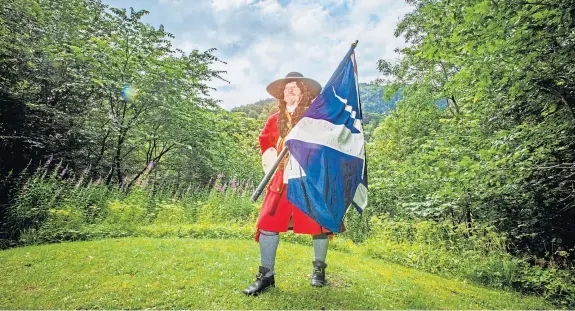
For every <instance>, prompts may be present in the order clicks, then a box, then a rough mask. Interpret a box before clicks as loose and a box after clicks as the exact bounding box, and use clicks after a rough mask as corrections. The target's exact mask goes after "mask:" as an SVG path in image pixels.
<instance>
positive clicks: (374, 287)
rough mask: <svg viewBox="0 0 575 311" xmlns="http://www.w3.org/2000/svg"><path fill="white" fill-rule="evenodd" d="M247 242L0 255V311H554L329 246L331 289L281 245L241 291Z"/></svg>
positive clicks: (138, 244)
mask: <svg viewBox="0 0 575 311" xmlns="http://www.w3.org/2000/svg"><path fill="white" fill-rule="evenodd" d="M258 250H259V248H258V244H257V243H255V242H254V241H253V240H235V239H226V240H212V239H205V240H196V239H190V238H164V239H153V238H122V239H105V240H99V241H85V242H71V243H59V244H52V245H40V246H30V247H21V248H15V249H10V250H5V251H1V252H0V262H2V263H3V265H2V267H0V309H69V310H71V309H108V310H111V309H164V310H165V309H230V310H232V309H236V310H237V309H252V310H254V309H291V310H310V309H317V310H319V309H349V310H353V309H363V310H368V309H396V310H398V309H551V308H553V307H552V306H551V305H550V304H548V303H546V302H544V300H543V299H542V298H538V297H529V296H521V295H518V294H515V293H511V292H505V291H501V290H493V289H487V288H483V287H479V286H475V285H472V284H469V283H466V282H462V281H456V280H450V279H446V278H442V277H439V276H437V275H433V274H430V273H425V272H421V271H418V270H415V269H411V268H406V267H403V266H400V265H396V264H392V263H388V262H384V261H382V260H377V259H372V258H368V257H366V256H364V255H361V254H358V253H355V252H351V253H346V252H340V251H335V250H331V251H330V253H329V255H328V264H329V266H328V268H327V269H326V273H327V278H328V282H329V284H328V286H327V287H325V288H312V287H311V286H310V284H309V277H310V273H311V260H312V258H311V257H310V256H311V255H312V254H313V251H312V248H311V247H310V245H305V246H304V245H296V244H291V243H286V242H285V241H284V242H283V243H280V247H279V249H278V256H277V264H276V272H277V273H276V286H277V287H276V288H274V289H272V290H271V291H270V292H268V293H265V294H264V295H262V296H260V297H257V298H254V297H246V296H245V295H244V294H243V293H242V290H243V289H244V288H245V287H247V286H249V284H251V283H252V282H253V281H254V275H255V274H256V272H257V271H256V269H257V267H258V264H259V252H258Z"/></svg>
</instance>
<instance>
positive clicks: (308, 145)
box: [284, 50, 367, 232]
mask: <svg viewBox="0 0 575 311" xmlns="http://www.w3.org/2000/svg"><path fill="white" fill-rule="evenodd" d="M351 51H353V50H351ZM286 146H287V148H288V149H289V160H288V163H287V165H286V168H285V173H284V174H285V175H286V176H285V178H286V179H287V181H288V187H287V189H288V192H287V198H288V200H289V201H290V202H291V203H293V204H294V205H295V206H296V207H297V208H299V209H300V210H301V211H302V212H304V213H305V214H307V215H308V216H310V217H311V218H313V219H314V220H315V221H317V222H318V223H319V224H320V225H321V226H323V227H325V228H327V229H329V230H330V231H332V232H341V231H342V224H343V218H344V216H345V213H346V212H347V210H348V208H349V207H351V206H354V207H355V208H356V209H357V211H358V212H359V213H360V214H361V213H362V212H363V210H364V209H365V207H366V206H367V165H366V158H365V139H364V135H363V126H362V111H361V102H360V99H359V86H358V79H357V65H356V62H355V53H354V52H352V53H348V55H346V57H345V58H344V59H343V61H342V62H341V64H340V65H339V66H338V69H337V70H336V72H334V74H333V75H332V78H331V79H330V81H328V83H327V84H326V85H325V87H324V88H323V90H322V91H321V93H320V95H318V96H317V97H316V98H315V100H314V101H313V102H312V103H311V105H310V107H309V108H308V110H307V111H306V112H305V114H304V116H303V117H302V119H301V120H300V121H299V122H298V123H297V124H296V125H295V126H294V127H293V129H292V130H291V131H290V133H289V134H288V135H287V137H286Z"/></svg>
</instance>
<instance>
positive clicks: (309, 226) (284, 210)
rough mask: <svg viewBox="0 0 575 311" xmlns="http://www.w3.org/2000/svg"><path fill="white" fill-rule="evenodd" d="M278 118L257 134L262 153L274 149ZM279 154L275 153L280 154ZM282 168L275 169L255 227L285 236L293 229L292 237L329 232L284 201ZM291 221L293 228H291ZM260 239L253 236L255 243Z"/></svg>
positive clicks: (285, 191) (274, 118)
mask: <svg viewBox="0 0 575 311" xmlns="http://www.w3.org/2000/svg"><path fill="white" fill-rule="evenodd" d="M278 115H279V112H277V113H274V114H273V115H271V116H270V117H269V118H268V120H267V122H266V125H265V126H264V128H263V130H262V132H261V133H260V136H259V140H260V149H261V153H262V155H263V153H264V152H265V151H266V150H268V149H269V148H276V145H277V143H278V140H279V138H280V132H279V129H278ZM280 152H281V150H277V153H276V155H277V154H279V153H280ZM283 173H284V172H283V168H281V167H280V168H278V170H277V171H276V173H275V174H274V176H273V177H272V179H271V181H270V183H269V185H268V187H267V191H266V196H265V197H264V201H263V204H262V208H261V210H260V214H259V217H258V222H257V227H258V229H263V230H267V231H272V232H286V231H288V227H293V229H292V230H293V232H294V233H303V234H314V235H315V234H320V233H330V234H331V232H330V231H329V230H328V229H326V228H324V227H322V226H320V225H319V224H318V223H317V222H316V221H315V220H313V219H312V218H310V217H309V216H307V215H306V214H304V213H303V212H302V211H300V210H299V209H298V208H297V207H296V206H295V205H293V204H292V203H291V202H289V201H288V199H287V184H284V182H283ZM290 218H291V220H292V224H291V226H290ZM258 237H259V230H258V234H257V235H256V240H258Z"/></svg>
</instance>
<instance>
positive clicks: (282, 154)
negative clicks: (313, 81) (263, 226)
mask: <svg viewBox="0 0 575 311" xmlns="http://www.w3.org/2000/svg"><path fill="white" fill-rule="evenodd" d="M358 42H359V41H358V40H355V42H354V43H352V44H351V47H350V48H349V51H347V54H345V57H344V58H343V59H342V61H341V62H340V63H339V66H338V67H337V69H336V70H335V71H334V73H333V75H332V76H331V78H329V80H328V81H327V83H326V84H325V86H326V87H327V86H328V85H330V84H331V83H332V82H333V81H334V80H335V79H336V78H337V73H338V72H339V71H341V69H342V68H343V66H345V64H346V62H344V60H346V59H349V57H350V56H351V53H353V50H354V49H355V47H356V46H357V43H358ZM287 154H288V148H287V147H286V146H284V148H283V149H282V151H281V152H280V154H279V155H278V158H277V159H276V162H275V163H274V165H273V166H272V168H271V170H269V172H268V173H267V174H266V176H264V179H262V181H261V182H260V184H259V185H258V187H257V188H256V190H255V191H254V193H253V194H252V198H251V200H252V202H255V201H257V200H258V198H259V196H260V194H261V193H262V192H263V190H264V187H265V186H266V185H267V184H268V183H269V181H270V179H272V176H273V175H274V174H275V172H276V170H277V168H278V166H279V165H280V163H281V161H282V160H283V158H284V157H285V156H286V155H287Z"/></svg>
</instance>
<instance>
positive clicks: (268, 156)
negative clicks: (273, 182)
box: [262, 147, 278, 174]
mask: <svg viewBox="0 0 575 311" xmlns="http://www.w3.org/2000/svg"><path fill="white" fill-rule="evenodd" d="M277 158H278V151H277V150H276V148H274V147H271V148H268V149H267V150H266V151H264V153H263V154H262V166H263V168H264V173H266V174H267V173H268V172H269V171H270V170H271V169H272V167H273V166H274V163H276V160H277Z"/></svg>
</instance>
